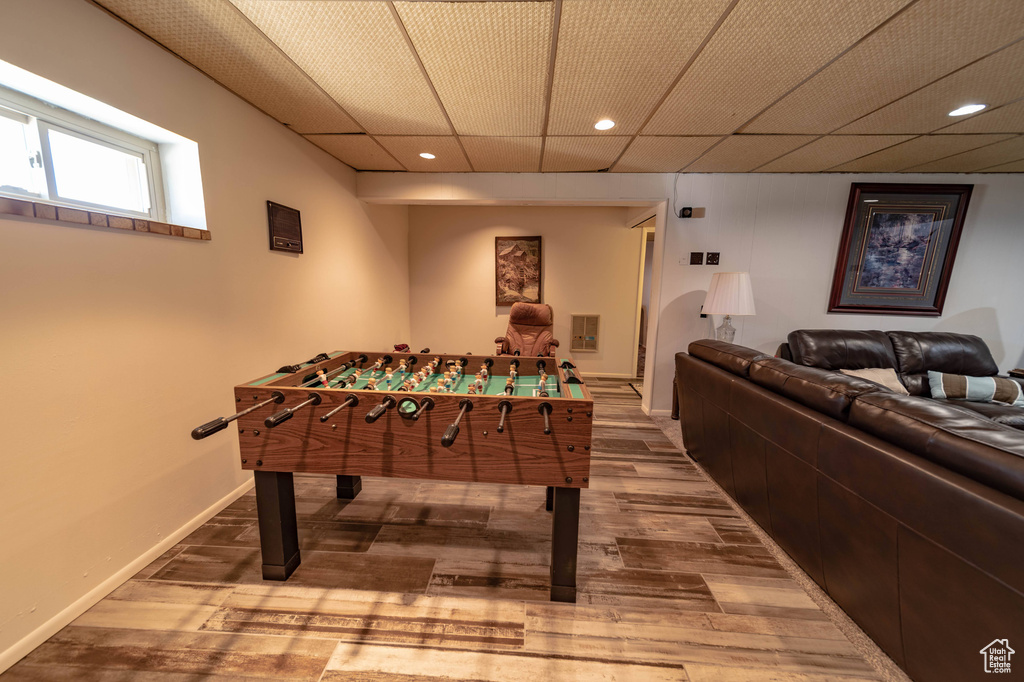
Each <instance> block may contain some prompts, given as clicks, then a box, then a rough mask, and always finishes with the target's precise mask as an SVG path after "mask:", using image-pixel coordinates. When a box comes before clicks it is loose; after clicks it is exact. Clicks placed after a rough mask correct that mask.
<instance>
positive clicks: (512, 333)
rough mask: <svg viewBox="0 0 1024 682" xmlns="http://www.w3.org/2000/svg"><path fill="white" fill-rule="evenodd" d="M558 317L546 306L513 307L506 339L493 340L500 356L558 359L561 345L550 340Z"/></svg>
mask: <svg viewBox="0 0 1024 682" xmlns="http://www.w3.org/2000/svg"><path fill="white" fill-rule="evenodd" d="M554 320H555V314H554V312H553V311H552V310H551V306H549V305H548V304H547V303H522V302H520V303H513V304H512V310H511V311H510V312H509V316H508V331H506V332H505V336H499V337H498V338H496V339H494V343H496V344H498V349H497V352H496V353H497V355H516V354H517V352H518V354H519V355H524V356H527V357H529V356H537V355H542V356H548V357H555V349H556V348H558V341H557V340H555V339H554V338H553V337H552V336H551V327H552V325H553V324H554Z"/></svg>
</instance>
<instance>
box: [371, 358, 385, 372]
mask: <svg viewBox="0 0 1024 682" xmlns="http://www.w3.org/2000/svg"><path fill="white" fill-rule="evenodd" d="M383 366H384V358H377V362H375V363H373V367H371V368H370V371H371V372H376V371H377V370H378V369H380V368H381V367H383Z"/></svg>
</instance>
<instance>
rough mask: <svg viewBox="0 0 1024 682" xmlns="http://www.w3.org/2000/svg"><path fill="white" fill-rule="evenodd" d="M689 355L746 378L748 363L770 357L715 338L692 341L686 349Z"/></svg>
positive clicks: (748, 368) (748, 370) (748, 369)
mask: <svg viewBox="0 0 1024 682" xmlns="http://www.w3.org/2000/svg"><path fill="white" fill-rule="evenodd" d="M686 350H687V351H688V352H689V353H690V355H692V356H693V357H695V358H700V359H701V360H703V361H704V362H710V363H711V364H712V365H714V366H715V367H720V368H722V369H724V370H725V371H727V372H730V373H732V374H735V375H736V376H740V377H744V378H746V377H747V376H748V374H749V372H750V363H752V362H754V361H756V360H760V359H762V358H767V357H771V356H769V355H766V354H765V353H762V352H761V351H757V350H754V349H753V348H747V347H746V346H738V345H736V344H735V343H726V342H725V341H717V340H715V339H700V340H699V341H694V342H692V343H691V344H690V345H689V347H688V348H687V349H686Z"/></svg>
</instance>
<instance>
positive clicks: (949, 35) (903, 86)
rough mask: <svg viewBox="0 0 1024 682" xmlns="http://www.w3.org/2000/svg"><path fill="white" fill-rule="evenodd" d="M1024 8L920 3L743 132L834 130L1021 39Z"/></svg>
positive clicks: (1016, 3)
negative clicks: (982, 7)
mask: <svg viewBox="0 0 1024 682" xmlns="http://www.w3.org/2000/svg"><path fill="white" fill-rule="evenodd" d="M1021 12H1022V8H1021V0H989V1H987V2H986V3H985V9H984V11H978V7H977V6H976V5H973V4H971V3H965V2H963V0H928V1H926V2H918V3H917V4H915V5H912V6H911V7H910V8H908V9H907V10H906V11H905V12H902V13H901V14H899V15H898V16H896V17H895V18H894V19H893V20H892V21H890V22H889V23H887V24H886V25H884V26H883V27H881V28H880V29H879V30H878V31H877V32H875V33H873V34H872V35H870V36H868V37H867V38H865V39H864V41H863V42H861V43H860V44H859V45H857V46H856V47H854V48H853V49H852V50H850V51H849V52H847V53H846V54H844V55H843V56H841V57H839V58H838V59H837V60H836V61H835V62H833V63H832V64H830V65H829V66H828V67H826V68H825V69H824V70H823V71H822V72H821V73H819V74H817V75H816V76H814V77H813V78H811V79H810V80H809V81H807V82H806V83H804V84H803V85H801V86H800V87H799V88H797V89H796V90H795V91H793V92H792V93H790V94H789V95H786V96H785V97H784V98H783V99H782V100H780V101H779V102H778V103H776V104H774V105H773V106H772V107H771V108H770V109H768V110H767V111H765V112H764V113H763V114H761V115H760V116H758V117H757V118H756V119H754V121H753V122H752V123H751V124H750V125H748V126H746V127H745V128H744V129H743V132H744V133H791V134H793V133H821V134H824V133H828V132H831V131H833V130H835V129H837V128H840V127H842V126H843V125H845V124H847V123H849V122H851V121H853V120H855V119H857V118H859V117H861V116H865V115H867V114H870V113H871V112H872V111H874V110H875V109H877V108H879V107H882V106H885V105H886V104H889V103H890V102H892V101H894V100H896V99H898V98H900V97H903V96H905V95H907V94H908V93H910V92H912V91H914V90H916V89H917V88H920V87H923V86H925V85H927V84H928V83H931V82H932V81H935V80H937V79H939V78H942V77H943V76H945V75H947V74H948V73H950V72H951V71H954V70H956V69H958V68H960V67H962V66H965V65H966V64H969V63H970V62H972V61H974V60H976V59H981V58H982V57H984V56H985V55H987V54H988V53H990V52H992V51H993V50H996V49H999V48H1000V47H1002V46H1004V45H1006V44H1007V43H1009V42H1012V41H1013V40H1016V39H1017V38H1019V37H1020V36H1021V28H1022V27H1021V20H1020V17H1021ZM861 132H875V131H870V130H868V131H861ZM972 132H987V131H972Z"/></svg>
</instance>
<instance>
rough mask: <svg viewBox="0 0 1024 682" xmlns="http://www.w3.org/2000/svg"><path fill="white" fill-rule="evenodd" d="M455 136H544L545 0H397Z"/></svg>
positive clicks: (550, 12)
mask: <svg viewBox="0 0 1024 682" xmlns="http://www.w3.org/2000/svg"><path fill="white" fill-rule="evenodd" d="M395 7H396V8H397V9H398V13H399V15H400V16H401V18H402V22H403V23H404V24H405V27H406V30H408V32H409V36H410V38H411V39H412V42H413V45H415V47H416V50H417V52H418V53H419V55H420V59H422V60H423V64H424V66H425V67H426V70H427V74H428V75H429V76H430V79H431V81H432V82H433V84H434V87H435V88H436V89H437V93H438V95H439V96H440V97H441V102H442V103H443V104H444V107H445V109H446V110H447V112H448V115H449V117H451V120H452V123H453V125H454V126H455V130H456V131H457V132H458V133H459V134H460V135H498V136H509V135H522V136H537V135H540V134H542V132H543V131H542V130H541V128H542V125H543V121H544V99H545V96H546V89H547V74H548V61H549V54H550V51H551V33H552V27H553V23H554V3H551V2H396V3H395Z"/></svg>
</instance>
